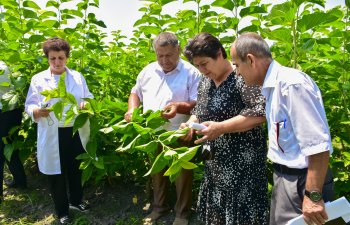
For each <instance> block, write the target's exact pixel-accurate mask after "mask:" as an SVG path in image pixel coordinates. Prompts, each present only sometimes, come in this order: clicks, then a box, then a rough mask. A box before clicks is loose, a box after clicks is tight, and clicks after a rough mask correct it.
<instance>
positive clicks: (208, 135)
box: [194, 121, 223, 144]
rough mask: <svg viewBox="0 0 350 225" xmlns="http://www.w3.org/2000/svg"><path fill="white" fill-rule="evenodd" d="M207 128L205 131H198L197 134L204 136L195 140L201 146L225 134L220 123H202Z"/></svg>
mask: <svg viewBox="0 0 350 225" xmlns="http://www.w3.org/2000/svg"><path fill="white" fill-rule="evenodd" d="M202 124H203V125H205V126H207V128H204V129H203V130H198V131H196V134H198V135H203V136H202V137H201V138H199V139H197V140H195V142H194V143H195V144H200V143H202V142H205V141H211V140H214V139H216V138H218V137H219V136H220V135H222V134H223V132H222V128H221V124H220V123H219V122H213V121H206V122H203V123H202Z"/></svg>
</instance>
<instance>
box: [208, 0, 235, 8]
mask: <svg viewBox="0 0 350 225" xmlns="http://www.w3.org/2000/svg"><path fill="white" fill-rule="evenodd" d="M211 5H212V6H218V7H221V8H224V9H228V10H230V11H232V10H233V9H234V7H235V4H234V3H233V2H232V0H215V1H214V2H213V3H212V4H211Z"/></svg>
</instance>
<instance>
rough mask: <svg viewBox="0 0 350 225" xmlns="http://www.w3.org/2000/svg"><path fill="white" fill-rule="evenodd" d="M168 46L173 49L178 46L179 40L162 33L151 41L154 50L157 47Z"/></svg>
mask: <svg viewBox="0 0 350 225" xmlns="http://www.w3.org/2000/svg"><path fill="white" fill-rule="evenodd" d="M168 45H171V46H173V47H177V46H179V40H178V39H177V37H176V35H175V34H173V33H171V32H162V33H160V34H158V36H157V37H156V38H155V39H154V40H153V49H156V47H157V46H160V47H164V46H168Z"/></svg>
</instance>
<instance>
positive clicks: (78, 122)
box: [73, 113, 89, 134]
mask: <svg viewBox="0 0 350 225" xmlns="http://www.w3.org/2000/svg"><path fill="white" fill-rule="evenodd" d="M88 119H89V115H88V114H87V113H83V114H79V115H78V116H77V118H76V119H75V121H74V125H73V134H75V132H77V130H78V129H79V128H82V127H83V126H84V124H85V123H86V121H87V120H88Z"/></svg>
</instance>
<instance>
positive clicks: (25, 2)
mask: <svg viewBox="0 0 350 225" xmlns="http://www.w3.org/2000/svg"><path fill="white" fill-rule="evenodd" d="M23 6H24V7H30V8H32V9H41V8H40V7H39V6H38V5H37V4H36V3H35V2H33V1H24V2H23Z"/></svg>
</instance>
